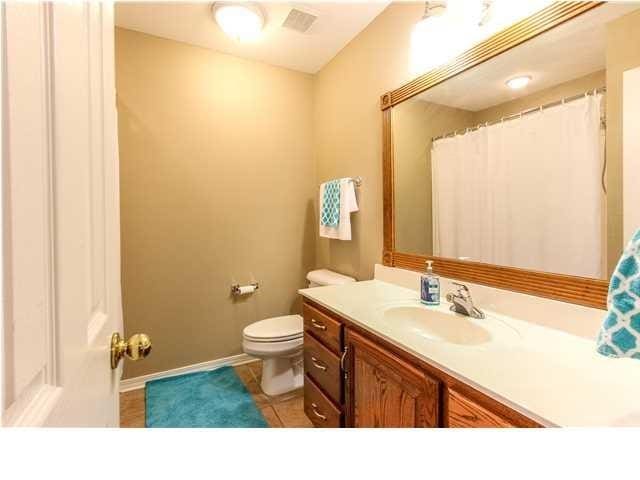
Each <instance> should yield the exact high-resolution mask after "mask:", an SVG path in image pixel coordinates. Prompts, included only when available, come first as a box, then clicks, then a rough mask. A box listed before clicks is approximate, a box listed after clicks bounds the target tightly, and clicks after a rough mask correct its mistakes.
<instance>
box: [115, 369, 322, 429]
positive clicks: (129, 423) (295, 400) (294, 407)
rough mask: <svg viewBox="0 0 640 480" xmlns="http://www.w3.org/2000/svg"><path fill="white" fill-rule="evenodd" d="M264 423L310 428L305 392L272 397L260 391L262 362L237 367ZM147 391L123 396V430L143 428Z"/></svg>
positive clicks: (121, 421) (300, 391) (121, 399)
mask: <svg viewBox="0 0 640 480" xmlns="http://www.w3.org/2000/svg"><path fill="white" fill-rule="evenodd" d="M234 368H235V370H236V373H237V374H238V376H239V377H240V378H241V379H242V381H243V382H244V384H245V386H246V387H247V390H249V392H250V393H251V395H252V396H253V400H254V401H255V402H256V405H257V406H258V408H259V409H260V411H261V412H262V415H263V416H264V418H265V420H266V421H267V423H268V424H269V426H270V427H273V428H283V427H284V428H309V427H313V425H312V423H311V421H310V420H309V419H308V418H307V416H306V415H305V413H304V405H303V394H302V389H300V390H296V391H294V392H290V393H285V394H283V395H278V396H275V397H269V396H268V395H266V394H265V393H264V392H263V391H262V390H261V389H260V378H261V375H262V362H261V361H260V360H257V361H255V362H251V363H247V364H244V365H239V366H237V367H234ZM144 408H145V405H144V389H139V390H133V391H131V392H125V393H121V394H120V426H121V427H125V428H143V427H144V413H145V412H144Z"/></svg>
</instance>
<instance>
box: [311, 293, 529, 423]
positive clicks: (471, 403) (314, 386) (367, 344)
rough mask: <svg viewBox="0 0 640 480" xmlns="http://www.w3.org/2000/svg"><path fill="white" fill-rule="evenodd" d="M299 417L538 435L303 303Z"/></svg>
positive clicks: (470, 391) (466, 389)
mask: <svg viewBox="0 0 640 480" xmlns="http://www.w3.org/2000/svg"><path fill="white" fill-rule="evenodd" d="M303 316H304V371H305V379H304V382H305V385H304V409H305V413H306V415H307V416H308V417H309V419H310V420H311V421H312V422H313V424H314V425H315V426H316V427H392V428H400V427H480V428H487V427H488V428H504V427H539V426H540V425H539V424H538V423H536V422H535V421H533V420H531V419H530V418H528V417H526V416H524V415H522V414H520V413H518V412H515V411H514V410H512V409H510V408H509V407H507V406H506V405H503V404H502V403H500V402H498V401H496V400H494V399H492V398H490V397H488V396H486V395H484V394H483V393H481V392H479V391H477V390H476V389H474V388H472V387H470V386H469V385H466V384H464V383H462V382H460V381H459V380H457V379H455V378H453V377H451V376H450V375H448V374H446V373H445V372H443V371H441V370H440V369H437V368H435V367H434V366H432V365H430V364H427V363H425V362H423V361H421V360H420V359H418V358H416V357H414V356H413V355H411V354H409V353H407V352H405V351H403V350H400V349H398V348H397V347H395V346H393V345H391V344H389V343H388V342H387V341H386V340H384V339H382V338H380V337H378V336H376V335H375V334H372V333H370V332H367V331H365V330H363V329H362V328H361V327H359V326H357V325H354V324H352V323H350V322H349V321H348V320H346V319H342V318H340V317H338V316H337V315H334V314H332V313H331V312H329V311H328V310H326V309H324V308H323V307H321V306H319V305H316V304H314V303H312V302H310V301H308V300H305V301H304V304H303Z"/></svg>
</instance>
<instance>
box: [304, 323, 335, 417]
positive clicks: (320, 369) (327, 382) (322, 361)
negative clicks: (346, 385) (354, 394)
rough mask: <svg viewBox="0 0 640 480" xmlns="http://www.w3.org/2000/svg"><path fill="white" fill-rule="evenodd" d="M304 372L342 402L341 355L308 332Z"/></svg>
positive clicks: (305, 335) (328, 393) (330, 395)
mask: <svg viewBox="0 0 640 480" xmlns="http://www.w3.org/2000/svg"><path fill="white" fill-rule="evenodd" d="M304 373H305V374H306V375H308V376H309V377H311V378H312V379H313V380H314V382H315V383H316V384H318V385H319V386H320V387H321V388H322V389H323V390H324V391H325V392H326V393H327V395H329V397H330V398H331V400H333V401H334V402H335V403H337V404H338V405H340V404H342V388H341V386H342V382H341V380H342V378H341V377H342V375H341V370H340V357H338V356H337V355H336V354H335V353H333V352H332V351H330V350H329V349H328V348H327V347H325V346H323V345H322V344H321V343H320V342H319V341H317V340H316V339H314V338H313V337H312V336H311V335H309V334H308V333H305V334H304Z"/></svg>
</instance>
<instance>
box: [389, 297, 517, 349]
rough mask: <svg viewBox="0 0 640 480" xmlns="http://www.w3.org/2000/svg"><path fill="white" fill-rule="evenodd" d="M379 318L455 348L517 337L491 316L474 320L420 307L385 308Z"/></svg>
mask: <svg viewBox="0 0 640 480" xmlns="http://www.w3.org/2000/svg"><path fill="white" fill-rule="evenodd" d="M382 319H383V321H384V322H386V323H388V324H390V325H391V324H393V325H394V326H396V327H399V328H402V329H403V330H406V331H407V332H411V333H413V334H415V335H419V336H421V337H423V338H426V339H429V340H433V341H439V342H446V343H451V344H455V345H465V346H474V345H482V344H485V343H488V342H490V341H492V340H494V339H496V337H502V338H501V339H505V338H504V337H505V336H506V337H510V338H511V339H517V338H518V337H519V335H518V333H517V331H516V330H514V329H512V328H511V327H509V326H508V325H506V324H505V323H503V322H502V321H500V320H498V319H494V318H493V317H492V316H490V315H487V317H486V318H484V319H474V318H470V317H465V316H463V315H459V314H456V313H453V312H449V311H442V310H436V309H434V308H431V307H425V306H422V305H403V306H394V307H390V308H387V309H385V311H384V314H383V317H382Z"/></svg>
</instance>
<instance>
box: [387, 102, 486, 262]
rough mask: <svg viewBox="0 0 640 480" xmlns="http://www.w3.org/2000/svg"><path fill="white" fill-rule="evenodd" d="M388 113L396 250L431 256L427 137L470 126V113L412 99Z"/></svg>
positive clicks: (430, 192) (431, 234) (429, 169)
mask: <svg viewBox="0 0 640 480" xmlns="http://www.w3.org/2000/svg"><path fill="white" fill-rule="evenodd" d="M392 114H393V146H394V161H395V169H394V174H395V184H396V191H395V192H396V198H395V207H396V249H397V250H399V251H401V252H407V253H420V254H428V255H431V254H432V253H433V218H432V211H433V210H432V207H431V198H432V191H431V139H432V138H433V137H437V136H439V135H442V134H445V133H448V132H451V131H453V130H457V129H463V128H465V127H468V126H469V125H473V112H470V111H468V110H461V109H458V108H452V107H447V106H445V105H438V104H436V103H431V102H426V101H424V100H420V99H419V98H413V99H410V100H407V101H406V102H403V103H401V104H400V105H398V106H397V107H394V108H393V112H392Z"/></svg>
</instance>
